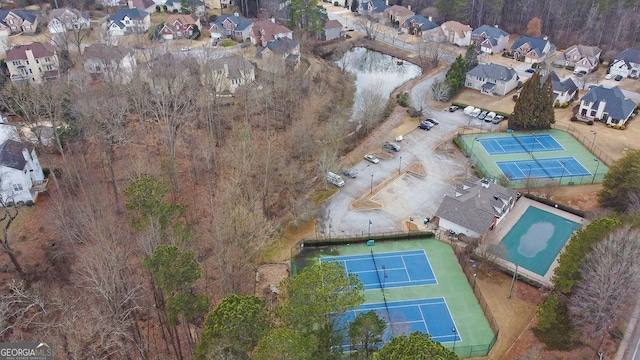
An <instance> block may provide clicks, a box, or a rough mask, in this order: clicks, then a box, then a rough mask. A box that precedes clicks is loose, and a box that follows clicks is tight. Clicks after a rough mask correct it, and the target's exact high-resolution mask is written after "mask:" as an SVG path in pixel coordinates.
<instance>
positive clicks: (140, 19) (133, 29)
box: [107, 9, 151, 36]
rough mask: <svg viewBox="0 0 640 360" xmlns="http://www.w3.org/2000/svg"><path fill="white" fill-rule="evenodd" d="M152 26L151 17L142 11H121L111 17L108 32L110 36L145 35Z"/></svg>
mask: <svg viewBox="0 0 640 360" xmlns="http://www.w3.org/2000/svg"><path fill="white" fill-rule="evenodd" d="M150 26H151V16H150V15H149V13H148V12H146V11H142V10H140V9H120V10H118V12H116V13H115V14H113V15H110V16H109V24H108V25H107V31H108V33H109V35H110V36H122V35H130V34H143V33H145V32H146V31H147V30H149V27H150Z"/></svg>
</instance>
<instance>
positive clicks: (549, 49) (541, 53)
mask: <svg viewBox="0 0 640 360" xmlns="http://www.w3.org/2000/svg"><path fill="white" fill-rule="evenodd" d="M555 51H556V46H555V45H553V44H552V43H551V42H550V41H549V39H548V38H547V37H546V36H545V37H544V38H535V37H531V36H521V37H519V38H518V39H516V40H515V41H514V42H513V44H512V45H511V53H512V55H513V58H514V59H516V60H518V61H524V62H526V63H530V64H533V63H538V62H543V61H544V60H545V59H546V58H547V57H548V56H549V55H552V54H554V53H555Z"/></svg>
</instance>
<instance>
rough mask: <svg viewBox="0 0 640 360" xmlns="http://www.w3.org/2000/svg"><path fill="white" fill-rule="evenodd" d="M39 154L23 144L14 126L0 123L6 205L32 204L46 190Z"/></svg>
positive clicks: (0, 182) (0, 189)
mask: <svg viewBox="0 0 640 360" xmlns="http://www.w3.org/2000/svg"><path fill="white" fill-rule="evenodd" d="M46 189H47V180H46V179H45V178H44V174H43V172H42V167H41V166H40V161H39V160H38V155H37V154H36V151H35V149H34V148H33V147H32V146H27V145H25V144H23V143H22V141H21V140H20V136H19V135H18V130H17V129H16V127H15V126H13V125H11V124H9V123H7V122H6V119H5V118H4V117H3V118H2V120H1V122H0V197H1V198H2V204H3V205H5V206H12V205H29V204H33V203H34V202H35V201H36V199H37V197H38V194H39V193H41V192H43V191H46Z"/></svg>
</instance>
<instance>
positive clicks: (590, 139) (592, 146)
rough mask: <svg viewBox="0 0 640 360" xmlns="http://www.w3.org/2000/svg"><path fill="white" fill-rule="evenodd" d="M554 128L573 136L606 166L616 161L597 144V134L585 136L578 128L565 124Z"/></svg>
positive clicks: (555, 125) (556, 125)
mask: <svg viewBox="0 0 640 360" xmlns="http://www.w3.org/2000/svg"><path fill="white" fill-rule="evenodd" d="M552 127H553V128H554V129H558V130H564V131H566V132H568V133H569V134H571V136H573V137H574V138H575V139H576V140H578V142H579V143H581V144H582V145H583V146H584V147H585V148H586V149H587V150H589V151H591V153H592V154H593V155H595V156H596V157H597V158H598V159H600V160H601V161H602V162H603V163H605V165H607V166H612V165H613V163H615V162H616V161H615V160H614V159H613V158H612V157H611V156H609V154H607V153H606V152H604V150H602V149H601V148H600V147H599V146H598V144H596V142H595V140H596V137H597V133H596V134H592V133H589V134H587V135H585V134H583V133H582V132H581V131H580V130H579V129H578V128H576V127H575V126H573V125H563V124H553V125H552Z"/></svg>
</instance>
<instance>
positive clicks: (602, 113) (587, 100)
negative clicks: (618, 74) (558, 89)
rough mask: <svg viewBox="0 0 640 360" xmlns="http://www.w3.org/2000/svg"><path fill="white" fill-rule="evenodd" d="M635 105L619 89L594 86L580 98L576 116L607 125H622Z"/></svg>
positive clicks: (629, 116) (630, 114)
mask: <svg viewBox="0 0 640 360" xmlns="http://www.w3.org/2000/svg"><path fill="white" fill-rule="evenodd" d="M635 108H636V104H635V103H634V102H633V101H631V100H629V99H627V97H626V96H625V95H624V94H623V93H622V90H620V88H619V87H617V86H614V87H612V88H606V87H604V86H602V85H600V86H594V87H592V88H591V89H589V91H588V92H587V93H586V94H585V95H584V96H583V97H582V100H581V101H580V108H579V109H578V114H579V116H581V117H582V118H584V119H590V120H600V121H602V122H604V123H606V124H607V125H624V124H626V122H627V121H628V120H629V119H630V118H631V116H632V114H633V110H634V109H635Z"/></svg>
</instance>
